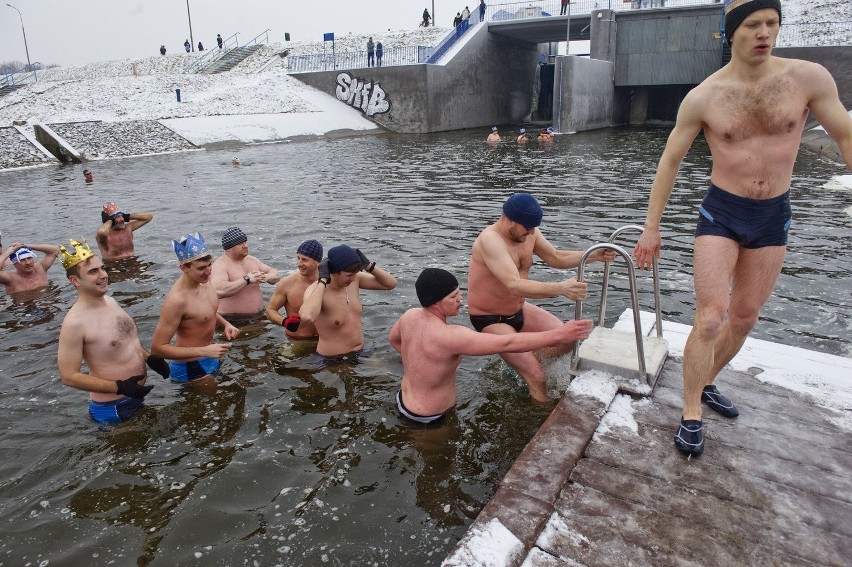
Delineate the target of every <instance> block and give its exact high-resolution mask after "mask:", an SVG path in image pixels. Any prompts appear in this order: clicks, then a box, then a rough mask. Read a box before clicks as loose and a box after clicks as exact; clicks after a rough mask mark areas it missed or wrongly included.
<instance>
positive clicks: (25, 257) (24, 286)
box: [0, 242, 59, 295]
mask: <svg viewBox="0 0 852 567" xmlns="http://www.w3.org/2000/svg"><path fill="white" fill-rule="evenodd" d="M35 252H42V253H43V254H44V257H43V258H42V259H41V260H39V259H38V257H36V255H35ZM58 253H59V247H58V246H54V245H53V244H30V245H29V246H27V245H25V244H23V243H22V242H13V243H12V245H11V246H9V247H8V248H6V250H3V253H2V254H0V268H2V266H3V264H5V262H6V260H10V261H11V262H12V266H13V269H12V270H0V283H2V284H3V285H4V286H6V293H8V294H10V295H11V294H13V293H20V292H23V291H31V290H34V289H39V288H43V287H47V271H48V270H49V269H50V267H51V266H52V265H53V261H54V260H56V255H57V254H58Z"/></svg>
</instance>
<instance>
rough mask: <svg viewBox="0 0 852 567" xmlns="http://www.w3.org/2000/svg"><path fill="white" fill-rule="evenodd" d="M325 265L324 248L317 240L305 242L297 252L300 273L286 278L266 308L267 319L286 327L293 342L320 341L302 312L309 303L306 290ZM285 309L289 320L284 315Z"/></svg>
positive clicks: (286, 332) (294, 273) (315, 329)
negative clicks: (321, 266)
mask: <svg viewBox="0 0 852 567" xmlns="http://www.w3.org/2000/svg"><path fill="white" fill-rule="evenodd" d="M320 262H322V244H320V243H319V242H317V241H316V240H305V241H304V242H302V243H301V244H299V248H298V249H297V250H296V270H297V271H295V272H293V273H292V274H290V275H289V276H287V277H285V278H282V279H281V281H279V282H278V285H276V286H275V291H274V292H273V294H272V297H271V298H270V299H269V305H268V306H267V308H266V318H267V319H269V320H270V321H272V322H273V323H275V324H276V325H281V326H282V327H284V333H285V334H286V335H287V337H288V338H290V339H292V340H304V339H315V338H317V336H318V335H317V328H316V327H315V326H314V324H313V323H308V322H307V321H302V318H301V317H300V316H299V309H301V308H302V303H303V302H304V299H305V290H306V289H308V287H309V286H310V285H311V284H314V283H316V282H317V280H318V279H319V264H320ZM282 307H283V308H284V312H285V314H286V316H284V315H281V313H280V310H281V308H282Z"/></svg>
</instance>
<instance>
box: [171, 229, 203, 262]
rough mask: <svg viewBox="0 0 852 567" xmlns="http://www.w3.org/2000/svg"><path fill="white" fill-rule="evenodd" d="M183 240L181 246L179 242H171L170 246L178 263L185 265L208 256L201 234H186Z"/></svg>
mask: <svg viewBox="0 0 852 567" xmlns="http://www.w3.org/2000/svg"><path fill="white" fill-rule="evenodd" d="M183 240H184V241H185V243H184V244H181V242H180V240H172V246H173V247H174V249H175V254H176V255H177V259H178V262H180V263H181V264H186V263H187V262H192V261H193V260H197V259H198V258H203V257H204V256H209V255H210V252H208V251H207V245H206V244H204V237H203V236H201V233H198V232H196V233H195V234H188V235H186V237H185V238H183Z"/></svg>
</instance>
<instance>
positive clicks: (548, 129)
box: [547, 126, 553, 134]
mask: <svg viewBox="0 0 852 567" xmlns="http://www.w3.org/2000/svg"><path fill="white" fill-rule="evenodd" d="M547 133H548V134H553V126H548V127H547Z"/></svg>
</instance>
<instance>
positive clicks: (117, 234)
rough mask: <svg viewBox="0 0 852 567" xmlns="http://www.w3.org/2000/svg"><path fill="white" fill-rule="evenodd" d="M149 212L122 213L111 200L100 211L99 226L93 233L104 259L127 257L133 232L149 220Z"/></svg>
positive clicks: (131, 253) (131, 248)
mask: <svg viewBox="0 0 852 567" xmlns="http://www.w3.org/2000/svg"><path fill="white" fill-rule="evenodd" d="M153 218H154V215H152V214H151V213H124V212H122V211H121V210H120V209H119V208H118V205H116V204H115V203H113V202H109V203H107V204H105V205H104V207H103V211H101V223H102V224H101V226H100V228H98V232H97V233H96V234H95V238H96V239H97V242H98V248H100V251H101V256H102V257H103V259H104V260H116V259H118V258H129V257H130V256H134V255H135V254H136V253H135V252H134V250H133V233H134V232H135V231H136V230H138V229H140V228H142V227H143V226H145V225H146V224H148V223H149V222H151V219H153Z"/></svg>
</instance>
